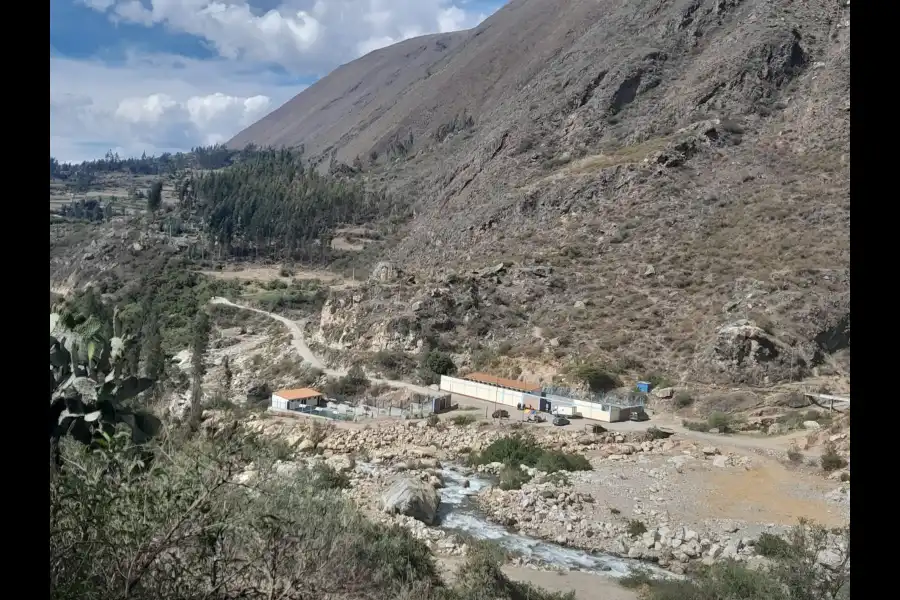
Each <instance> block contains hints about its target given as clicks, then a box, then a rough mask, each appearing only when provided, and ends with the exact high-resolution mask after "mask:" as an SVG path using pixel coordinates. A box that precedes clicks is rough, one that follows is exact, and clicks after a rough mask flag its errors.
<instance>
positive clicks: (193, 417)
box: [190, 310, 210, 431]
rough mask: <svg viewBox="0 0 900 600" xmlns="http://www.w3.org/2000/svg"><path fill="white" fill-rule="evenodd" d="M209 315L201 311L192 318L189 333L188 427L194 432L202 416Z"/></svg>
mask: <svg viewBox="0 0 900 600" xmlns="http://www.w3.org/2000/svg"><path fill="white" fill-rule="evenodd" d="M209 331H210V325H209V315H208V314H207V312H206V311H205V310H201V311H200V312H198V313H197V316H196V317H195V318H194V324H193V328H192V331H191V370H192V375H193V382H192V385H191V414H190V427H191V429H192V430H194V431H196V430H197V428H198V427H199V426H200V417H201V416H202V414H203V376H204V375H205V374H206V365H205V362H204V361H205V358H206V350H207V347H208V346H209Z"/></svg>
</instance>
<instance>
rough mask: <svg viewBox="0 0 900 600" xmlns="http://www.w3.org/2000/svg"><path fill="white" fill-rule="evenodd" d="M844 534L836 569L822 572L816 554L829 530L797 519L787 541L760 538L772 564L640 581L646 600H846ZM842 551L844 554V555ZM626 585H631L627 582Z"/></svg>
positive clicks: (724, 566) (723, 566)
mask: <svg viewBox="0 0 900 600" xmlns="http://www.w3.org/2000/svg"><path fill="white" fill-rule="evenodd" d="M835 533H836V534H840V535H843V536H844V538H845V539H844V542H843V543H844V544H845V547H846V548H848V550H846V551H839V550H838V553H839V556H838V557H837V558H838V561H837V563H836V565H835V566H832V567H831V568H828V569H823V568H820V567H819V565H818V564H817V560H816V559H817V556H819V553H820V552H822V550H824V549H825V548H827V547H828V544H827V537H826V536H827V532H826V531H825V530H824V529H823V528H821V527H818V526H815V525H810V524H809V523H807V522H805V521H801V522H800V525H798V526H797V527H795V528H794V529H793V530H792V531H791V532H790V534H789V535H788V536H787V537H786V538H780V537H778V536H775V535H771V534H763V535H762V536H760V539H759V541H758V542H757V546H756V547H757V551H758V552H759V553H760V554H763V555H764V556H768V557H769V558H770V559H771V560H772V562H771V563H770V564H768V565H763V566H760V567H759V568H751V567H749V566H747V565H744V564H742V563H739V562H737V561H725V562H723V563H719V564H716V565H713V566H711V567H708V568H701V569H699V570H698V571H697V572H696V573H695V576H694V577H693V578H692V579H686V580H682V581H672V580H656V579H649V578H644V579H640V584H639V585H644V586H645V592H646V593H645V594H643V597H644V598H646V599H647V600H718V599H719V598H722V599H728V600H847V599H849V598H850V562H849V557H850V555H849V541H850V539H849V538H850V530H849V529H844V530H839V531H837V532H835ZM845 552H846V553H845ZM629 583H630V582H629Z"/></svg>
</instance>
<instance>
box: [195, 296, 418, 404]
mask: <svg viewBox="0 0 900 600" xmlns="http://www.w3.org/2000/svg"><path fill="white" fill-rule="evenodd" d="M210 304H221V305H224V306H230V307H232V308H238V309H241V310H249V311H253V312H255V313H259V314H261V315H265V316H267V317H269V318H270V319H275V320H276V321H278V322H280V323H283V324H284V326H285V327H287V328H288V331H290V332H291V346H293V348H294V350H296V351H297V354H299V355H300V357H301V358H302V359H303V360H304V361H305V362H308V363H309V364H310V365H312V366H313V367H315V368H317V369H321V370H322V371H323V372H324V373H325V374H326V375H330V376H332V377H343V376H344V375H346V374H347V371H346V370H344V369H331V368H329V367H327V366H325V363H323V362H322V361H321V360H320V359H319V358H318V357H317V356H316V355H315V354H313V352H312V350H310V349H309V346H307V345H306V341H305V340H304V336H303V330H304V329H305V328H306V323H307V321H306V320H303V321H292V320H291V319H288V318H287V317H283V316H281V315H276V314H275V313H271V312H268V311H265V310H262V309H259V308H253V307H252V306H245V305H243V304H237V303H235V302H232V301H231V300H229V299H228V298H223V297H221V296H216V297H215V298H212V299H211V300H210ZM369 379H370V380H371V381H372V382H373V383H383V384H386V385H390V386H393V387H402V388H406V389H408V390H410V391H413V392H416V393H418V394H433V393H434V390H431V389H428V388H425V387H422V386H418V385H414V384H412V383H409V382H407V381H400V380H395V379H379V378H376V377H369Z"/></svg>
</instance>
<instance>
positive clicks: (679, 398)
mask: <svg viewBox="0 0 900 600" xmlns="http://www.w3.org/2000/svg"><path fill="white" fill-rule="evenodd" d="M693 403H694V398H693V397H692V396H691V395H690V394H689V393H688V392H678V393H677V394H676V395H675V407H676V408H687V407H688V406H690V405H691V404H693Z"/></svg>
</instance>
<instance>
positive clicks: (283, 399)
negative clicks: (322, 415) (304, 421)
mask: <svg viewBox="0 0 900 600" xmlns="http://www.w3.org/2000/svg"><path fill="white" fill-rule="evenodd" d="M326 404H327V402H326V401H325V396H323V395H322V392H319V391H317V390H314V389H312V388H296V389H291V390H278V391H277V392H272V408H277V409H280V410H299V409H302V408H306V407H316V406H325V405H326Z"/></svg>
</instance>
